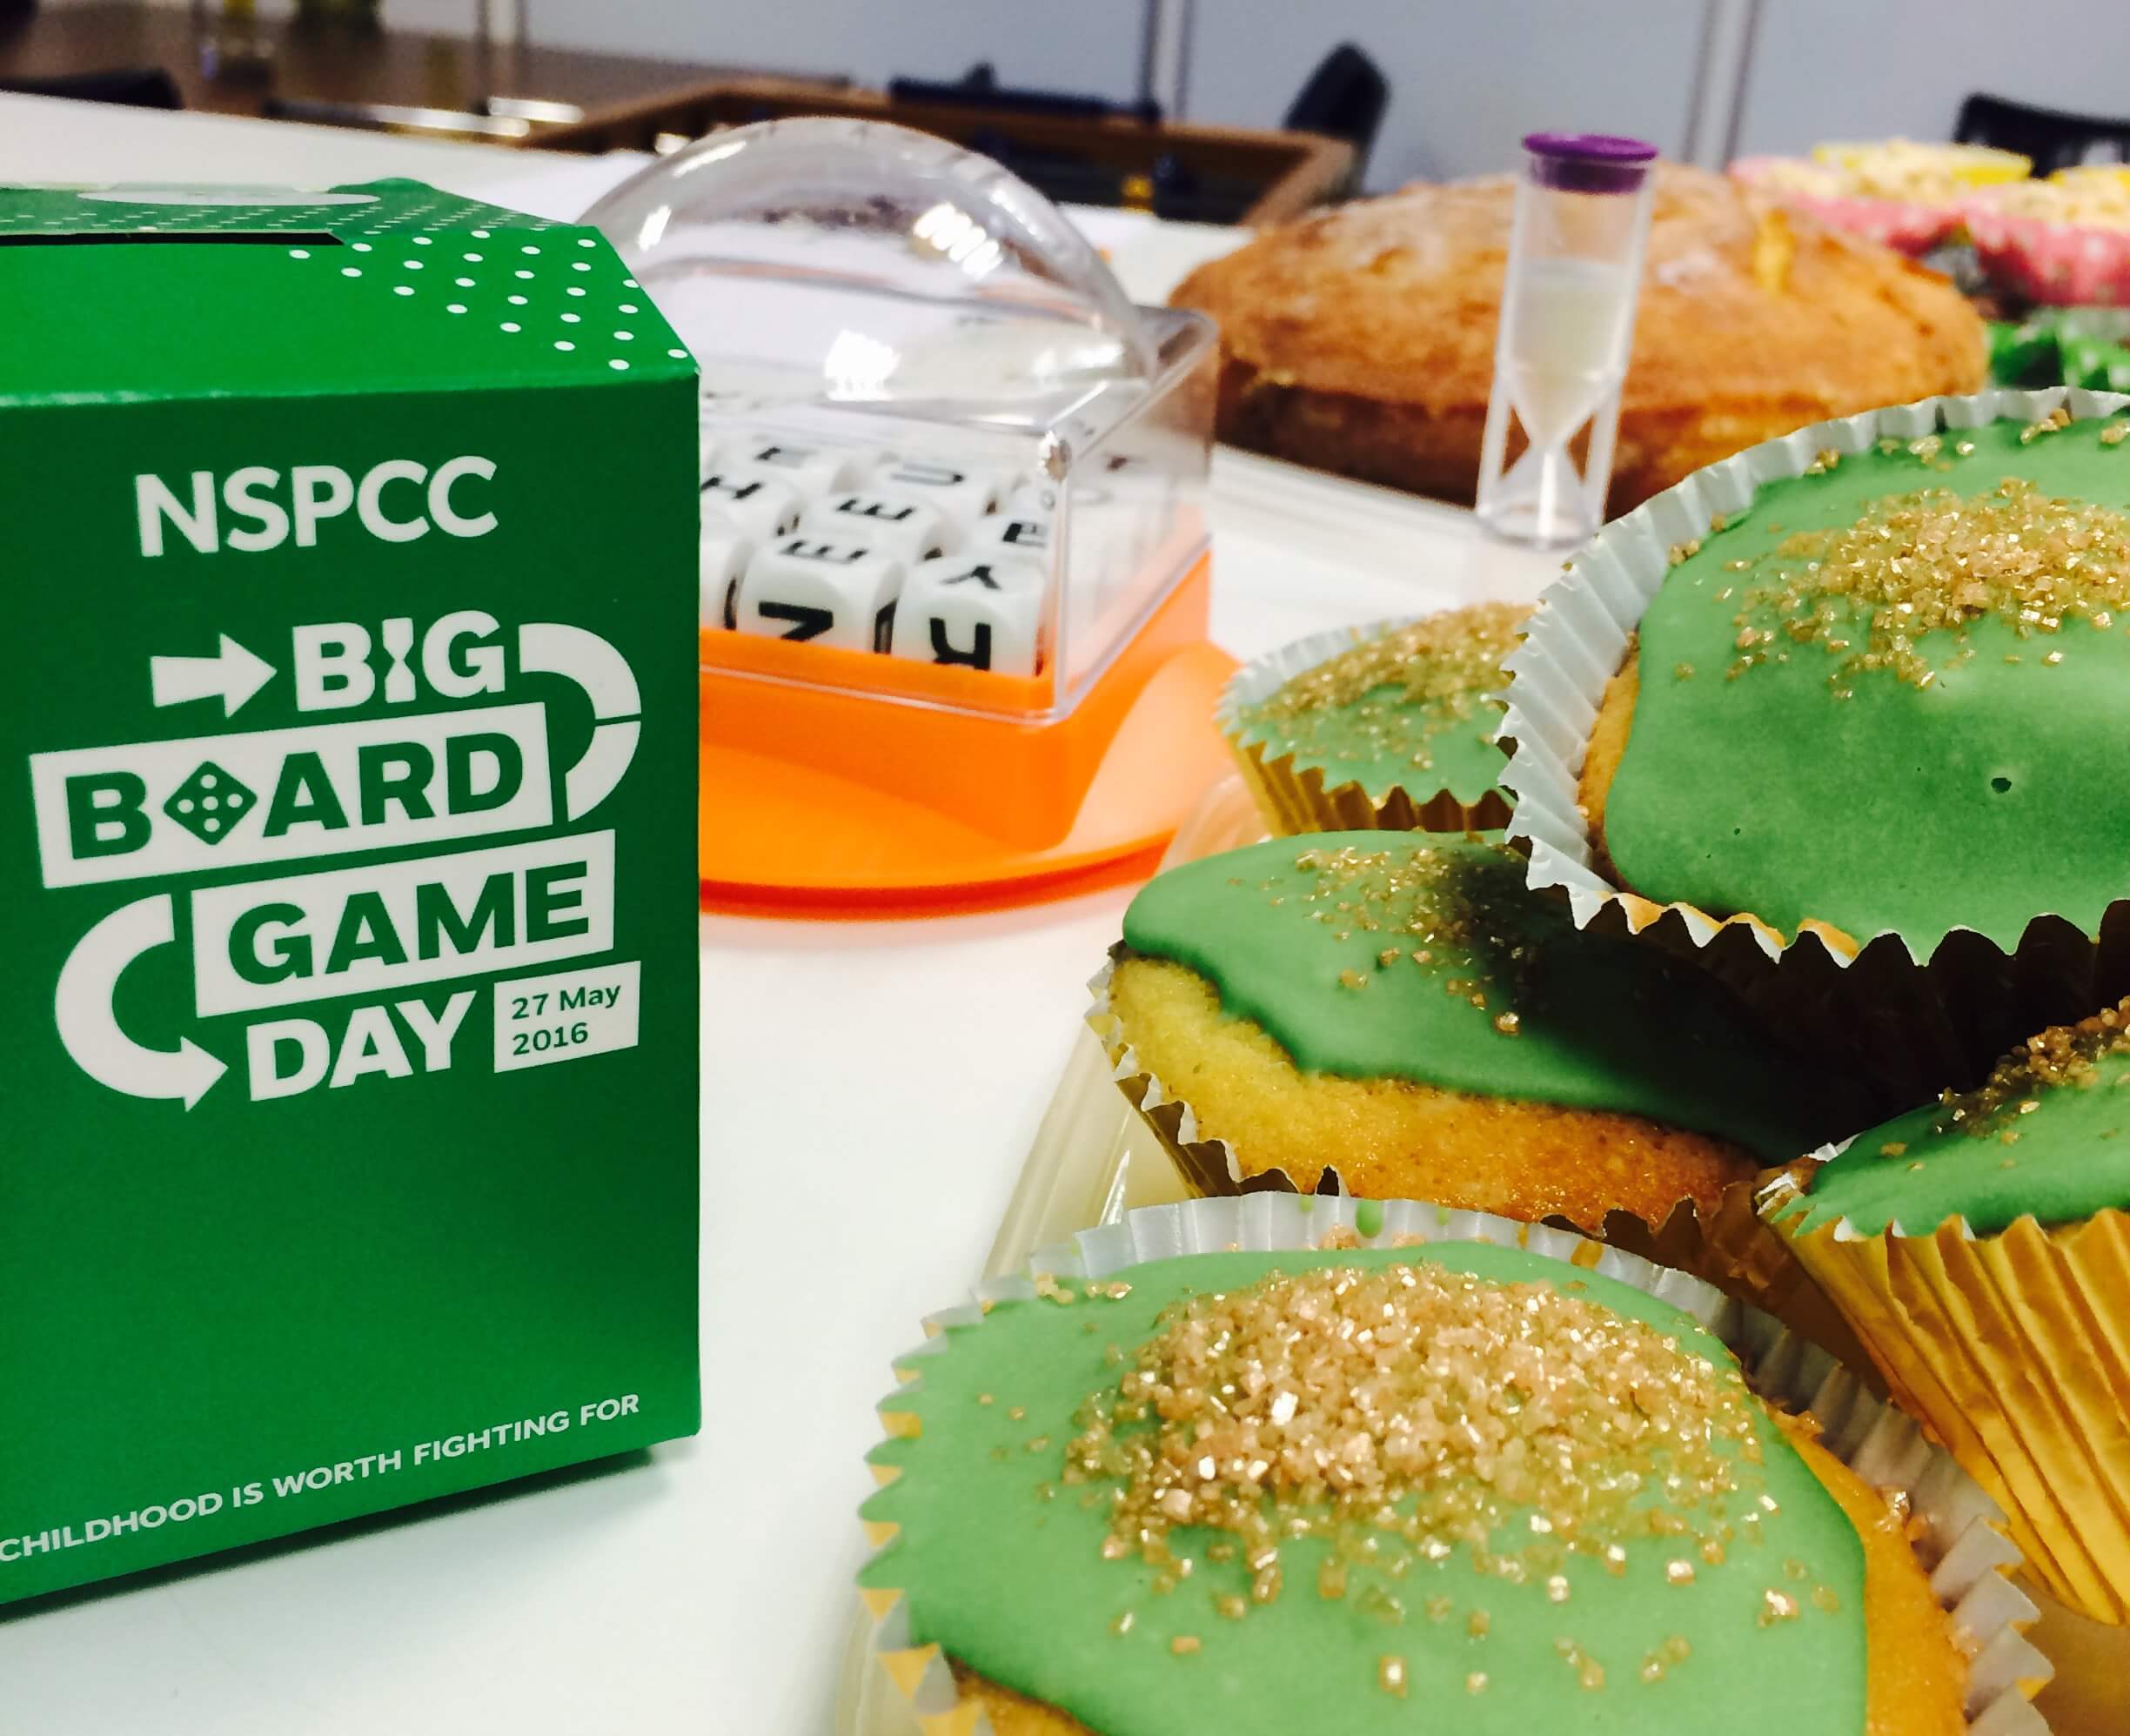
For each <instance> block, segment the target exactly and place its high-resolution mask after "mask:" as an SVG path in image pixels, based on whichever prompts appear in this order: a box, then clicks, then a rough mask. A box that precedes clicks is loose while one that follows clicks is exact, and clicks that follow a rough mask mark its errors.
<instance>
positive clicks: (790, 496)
mask: <svg viewBox="0 0 2130 1736" xmlns="http://www.w3.org/2000/svg"><path fill="white" fill-rule="evenodd" d="M697 493H699V494H700V496H701V499H702V521H703V527H704V529H706V530H707V529H708V528H709V526H710V523H711V521H712V520H713V519H724V520H725V521H726V522H727V523H728V524H730V525H733V526H735V527H736V528H738V529H739V530H740V532H741V533H744V534H745V535H747V536H749V537H752V538H753V539H754V540H755V541H757V542H767V541H768V540H769V539H770V538H772V537H780V536H789V535H790V534H791V533H793V532H794V531H795V530H797V529H798V528H799V519H800V514H802V513H804V512H805V510H806V502H805V501H804V500H803V499H800V493H799V491H798V490H797V489H796V488H794V486H792V485H791V484H790V483H789V482H787V480H786V479H784V478H783V477H781V476H780V475H778V474H777V473H776V472H774V471H773V470H762V469H759V468H755V467H752V466H746V465H720V466H718V468H716V469H714V470H713V471H712V472H711V473H709V474H708V475H707V476H706V477H704V478H703V479H702V481H701V483H700V485H699V486H698V489H697Z"/></svg>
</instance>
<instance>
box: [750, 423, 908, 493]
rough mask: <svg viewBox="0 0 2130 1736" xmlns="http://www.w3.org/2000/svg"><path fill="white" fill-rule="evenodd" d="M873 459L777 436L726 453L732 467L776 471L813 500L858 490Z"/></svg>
mask: <svg viewBox="0 0 2130 1736" xmlns="http://www.w3.org/2000/svg"><path fill="white" fill-rule="evenodd" d="M872 456H873V454H872V453H870V452H860V451H857V450H855V449H854V448H850V447H845V446H811V445H808V444H807V443H806V442H804V441H800V440H780V439H775V438H774V437H773V436H764V437H762V438H760V439H753V440H746V441H740V442H735V443H734V444H733V445H732V446H728V447H727V448H726V451H725V457H726V459H727V460H728V461H729V462H731V463H732V464H733V465H735V466H754V467H756V468H759V469H762V470H773V471H774V472H776V473H778V474H779V475H780V476H783V477H785V478H787V479H788V480H789V481H790V482H791V484H792V486H794V487H795V488H797V489H798V490H799V492H800V494H802V495H804V496H806V497H807V499H814V497H816V496H819V495H822V494H827V493H833V492H834V490H836V489H838V488H849V487H853V486H855V485H856V483H857V480H858V479H859V478H860V477H861V475H863V474H864V473H865V470H866V466H867V460H868V459H871V457H872Z"/></svg>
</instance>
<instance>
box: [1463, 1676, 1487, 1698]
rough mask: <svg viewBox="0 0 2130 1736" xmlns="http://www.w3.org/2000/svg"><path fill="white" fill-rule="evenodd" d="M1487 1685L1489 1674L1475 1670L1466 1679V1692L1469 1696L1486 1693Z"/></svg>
mask: <svg viewBox="0 0 2130 1736" xmlns="http://www.w3.org/2000/svg"><path fill="white" fill-rule="evenodd" d="M1486 1685H1487V1674H1486V1672H1485V1671H1484V1670H1474V1671H1473V1672H1471V1673H1470V1675H1469V1676H1467V1677H1465V1678H1464V1692H1466V1693H1468V1694H1483V1693H1484V1692H1486Z"/></svg>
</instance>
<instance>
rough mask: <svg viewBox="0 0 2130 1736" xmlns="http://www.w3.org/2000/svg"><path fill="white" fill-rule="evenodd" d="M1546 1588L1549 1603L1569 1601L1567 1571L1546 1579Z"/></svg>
mask: <svg viewBox="0 0 2130 1736" xmlns="http://www.w3.org/2000/svg"><path fill="white" fill-rule="evenodd" d="M1545 1590H1546V1601H1547V1602H1548V1603H1551V1604H1564V1603H1566V1602H1567V1601H1568V1576H1567V1575H1566V1574H1565V1573H1555V1574H1553V1575H1552V1576H1551V1577H1550V1578H1548V1579H1547V1580H1546V1587H1545Z"/></svg>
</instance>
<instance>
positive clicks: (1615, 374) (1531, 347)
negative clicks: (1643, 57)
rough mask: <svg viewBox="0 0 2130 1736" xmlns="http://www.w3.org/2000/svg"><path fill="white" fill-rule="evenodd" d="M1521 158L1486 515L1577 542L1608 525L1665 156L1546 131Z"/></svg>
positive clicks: (1485, 452) (1483, 490)
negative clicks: (1658, 163) (1623, 389)
mask: <svg viewBox="0 0 2130 1736" xmlns="http://www.w3.org/2000/svg"><path fill="white" fill-rule="evenodd" d="M1524 152H1525V157H1524V174H1523V178H1522V179H1521V180H1520V181H1519V182H1518V183H1517V195H1516V215H1515V218H1514V222H1513V225H1512V227H1511V229H1510V237H1509V270H1508V278H1507V281H1506V282H1505V283H1504V285H1503V286H1502V313H1501V331H1500V333H1499V336H1498V337H1497V339H1496V343H1495V350H1494V391H1493V396H1492V399H1490V402H1489V403H1488V406H1487V423H1486V437H1485V439H1484V443H1483V445H1482V446H1481V447H1480V452H1479V499H1478V512H1479V516H1480V518H1481V519H1483V520H1484V522H1485V523H1486V524H1487V526H1489V527H1490V529H1492V530H1494V531H1495V532H1496V533H1498V534H1500V535H1502V536H1505V537H1510V538H1514V539H1515V540H1517V541H1519V542H1535V543H1539V544H1560V543H1571V542H1579V541H1581V540H1583V539H1584V537H1587V536H1588V535H1590V533H1591V532H1593V531H1594V530H1596V529H1597V526H1598V525H1599V524H1600V522H1602V521H1603V519H1604V497H1605V485H1606V483H1607V481H1608V480H1610V479H1611V474H1612V438H1613V435H1614V433H1615V432H1616V431H1617V430H1618V426H1619V399H1620V384H1621V382H1622V381H1623V380H1624V379H1626V377H1627V357H1628V352H1629V350H1630V348H1631V345H1632V343H1633V337H1634V315H1635V301H1636V298H1637V295H1638V292H1639V289H1640V286H1641V281H1642V250H1643V245H1644V242H1645V241H1646V240H1647V239H1648V238H1649V218H1650V189H1651V165H1652V164H1653V163H1654V161H1655V159H1656V156H1657V150H1656V147H1655V146H1654V145H1650V144H1643V143H1642V142H1641V141H1640V140H1638V139H1632V138H1615V137H1608V136H1606V135H1604V134H1600V133H1550V132H1541V133H1533V134H1531V136H1530V137H1527V138H1526V139H1524Z"/></svg>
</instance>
